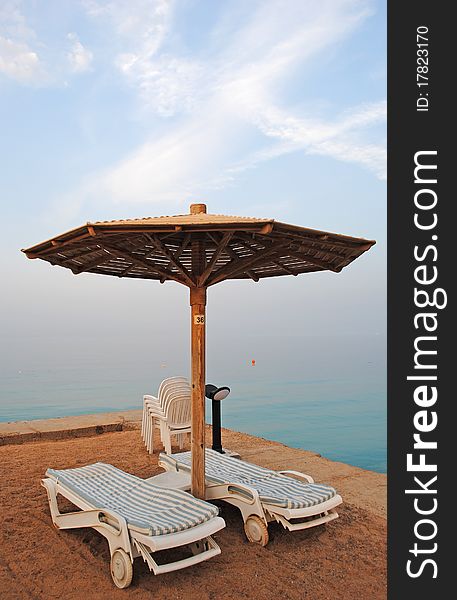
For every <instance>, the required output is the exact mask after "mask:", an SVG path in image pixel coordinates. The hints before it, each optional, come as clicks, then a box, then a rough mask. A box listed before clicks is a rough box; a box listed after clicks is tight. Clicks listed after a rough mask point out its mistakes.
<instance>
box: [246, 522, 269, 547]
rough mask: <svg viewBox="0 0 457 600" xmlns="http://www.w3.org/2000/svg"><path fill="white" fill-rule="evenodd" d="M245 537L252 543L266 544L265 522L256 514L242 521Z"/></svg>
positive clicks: (266, 530) (266, 531)
mask: <svg viewBox="0 0 457 600" xmlns="http://www.w3.org/2000/svg"><path fill="white" fill-rule="evenodd" d="M244 532H245V533H246V537H247V538H248V540H249V541H250V542H252V543H253V544H259V545H260V546H266V545H267V544H268V529H267V526H266V525H265V523H264V522H263V521H262V519H261V518H260V517H258V516H257V515H251V516H250V517H248V518H247V519H246V521H245V523H244Z"/></svg>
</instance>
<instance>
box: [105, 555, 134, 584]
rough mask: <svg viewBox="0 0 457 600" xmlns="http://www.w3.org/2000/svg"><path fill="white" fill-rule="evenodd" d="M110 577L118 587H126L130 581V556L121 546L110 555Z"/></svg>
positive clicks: (131, 574) (131, 573)
mask: <svg viewBox="0 0 457 600" xmlns="http://www.w3.org/2000/svg"><path fill="white" fill-rule="evenodd" d="M110 570H111V577H112V578H113V581H114V583H115V585H116V586H117V587H118V588H121V589H123V588H126V587H129V585H130V584H131V583H132V577H133V565H132V561H131V560H130V556H129V555H128V554H127V553H126V552H124V550H122V549H121V548H118V549H117V550H115V551H114V552H113V555H112V557H111V569H110Z"/></svg>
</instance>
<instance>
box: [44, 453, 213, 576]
mask: <svg viewBox="0 0 457 600" xmlns="http://www.w3.org/2000/svg"><path fill="white" fill-rule="evenodd" d="M46 475H47V478H46V479H43V480H42V484H43V486H44V487H45V488H46V491H47V493H48V499H49V507H50V510H51V517H52V521H53V523H54V525H55V526H56V527H57V528H58V529H73V528H79V527H93V528H94V529H95V530H97V531H98V532H100V533H101V534H102V535H103V536H105V537H106V539H107V540H108V544H109V549H110V554H111V576H112V578H113V581H114V583H115V584H116V586H117V587H119V588H125V587H128V586H129V585H130V583H131V581H132V576H133V559H134V558H136V557H137V556H141V557H142V558H143V560H144V561H145V562H146V563H147V564H148V566H149V569H150V570H151V571H153V572H154V573H155V574H160V573H167V572H169V571H176V570H178V569H183V568H184V567H189V566H191V565H195V564H197V563H199V562H202V561H204V560H208V559H209V558H212V557H213V556H216V555H217V554H220V548H219V546H218V545H217V544H216V542H215V541H214V540H213V538H212V537H211V535H212V534H214V533H215V532H216V531H219V530H220V529H222V528H223V527H225V522H224V520H223V519H222V518H221V517H219V516H218V509H217V507H215V506H213V505H212V504H209V503H208V502H204V501H203V500H198V499H196V498H194V497H193V496H191V495H190V494H188V493H187V492H183V491H180V490H174V489H173V490H170V489H164V488H162V487H157V486H156V485H154V484H153V483H151V482H150V481H148V480H145V479H141V478H140V477H136V476H134V475H130V474H129V473H125V472H124V471H121V470H120V469H117V468H116V467H113V466H112V465H108V464H104V463H95V464H93V465H88V466H85V467H79V468H76V469H64V470H60V471H57V470H54V469H48V470H47V471H46ZM58 494H61V495H62V496H64V497H65V498H67V499H68V500H70V502H72V503H73V504H75V505H76V506H77V507H79V508H80V509H81V510H80V511H76V512H69V513H61V512H60V511H59V507H58V504H57V495H58ZM181 546H189V548H188V550H189V556H187V557H185V558H181V559H180V560H177V561H175V562H168V563H165V564H160V565H159V564H158V563H157V562H156V561H155V560H154V558H153V556H152V555H153V553H155V552H159V551H161V550H165V549H168V548H178V547H181Z"/></svg>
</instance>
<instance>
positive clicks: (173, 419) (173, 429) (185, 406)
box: [141, 377, 191, 454]
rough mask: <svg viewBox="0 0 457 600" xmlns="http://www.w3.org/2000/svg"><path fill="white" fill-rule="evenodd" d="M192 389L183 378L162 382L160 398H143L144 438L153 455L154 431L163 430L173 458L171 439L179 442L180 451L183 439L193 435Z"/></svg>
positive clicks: (165, 443)
mask: <svg viewBox="0 0 457 600" xmlns="http://www.w3.org/2000/svg"><path fill="white" fill-rule="evenodd" d="M190 411H191V387H190V385H189V382H188V381H187V379H186V378H184V377H170V378H168V379H165V380H164V381H162V383H161V384H160V386H159V390H158V393H157V397H155V396H149V395H145V396H144V397H143V423H142V431H141V433H142V437H143V440H144V442H145V445H146V448H147V450H148V452H149V453H150V454H153V453H154V427H158V428H159V429H160V437H161V440H162V443H163V445H164V447H165V452H166V453H167V454H171V436H172V435H176V436H177V438H178V444H179V448H180V449H182V448H183V445H184V436H185V435H186V434H190V432H191V413H190Z"/></svg>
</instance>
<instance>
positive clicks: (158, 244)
mask: <svg viewBox="0 0 457 600" xmlns="http://www.w3.org/2000/svg"><path fill="white" fill-rule="evenodd" d="M146 237H147V238H148V240H149V241H150V242H151V243H152V244H154V246H155V247H156V249H157V250H158V251H159V252H161V253H162V254H163V255H164V256H166V257H167V258H168V260H169V263H172V264H173V265H174V266H175V267H176V268H177V269H178V271H179V272H180V273H181V275H182V276H183V277H184V279H185V280H186V281H187V284H188V285H191V286H194V285H195V281H194V280H193V279H192V277H191V275H190V273H189V271H188V270H187V269H186V267H185V266H184V265H182V264H181V263H180V262H179V260H178V258H179V257H177V256H176V254H173V253H172V252H170V250H168V248H167V247H166V246H165V245H164V244H163V243H162V242H161V241H160V240H159V238H158V237H156V236H155V235H149V234H146ZM187 243H189V242H187ZM186 245H187V244H186ZM181 247H182V246H181ZM183 250H184V248H183ZM183 250H182V251H183ZM182 251H181V252H182ZM178 252H179V250H178ZM166 271H168V269H166Z"/></svg>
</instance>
